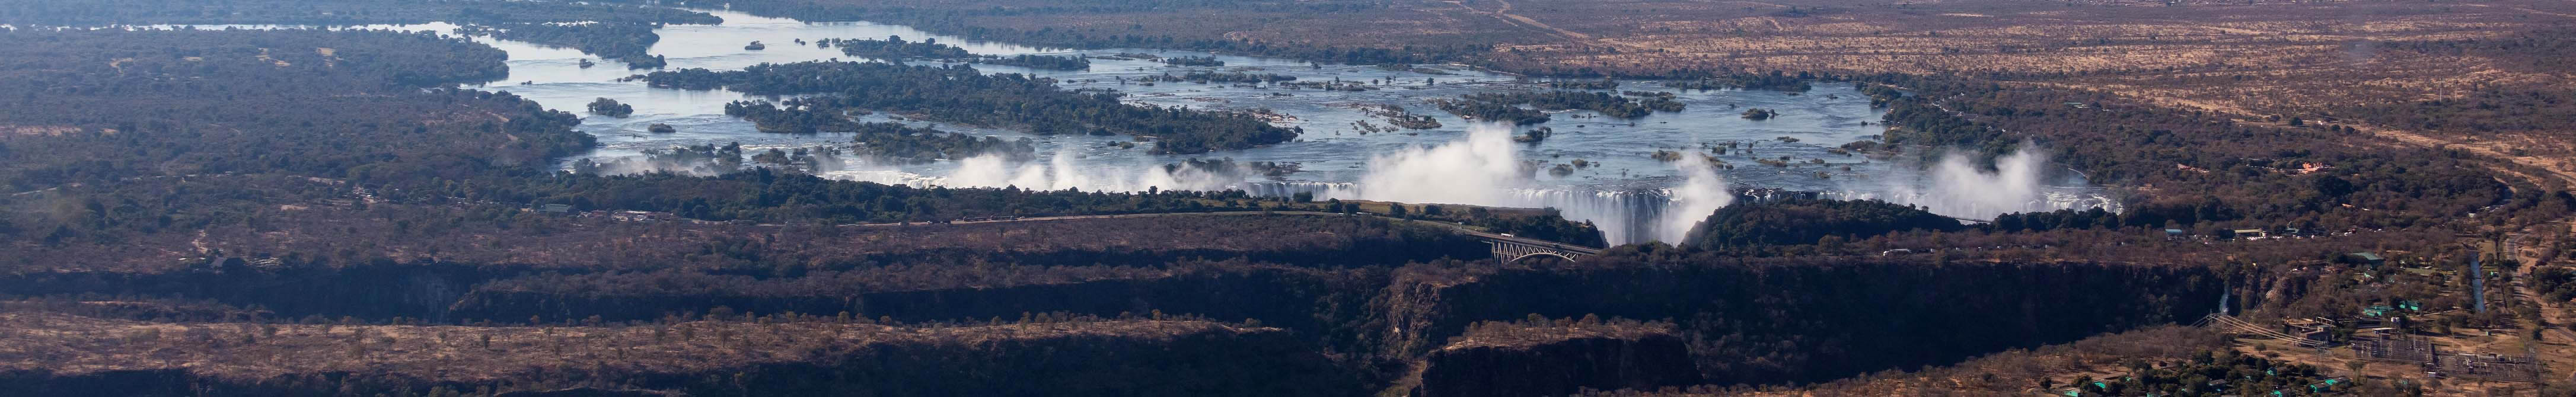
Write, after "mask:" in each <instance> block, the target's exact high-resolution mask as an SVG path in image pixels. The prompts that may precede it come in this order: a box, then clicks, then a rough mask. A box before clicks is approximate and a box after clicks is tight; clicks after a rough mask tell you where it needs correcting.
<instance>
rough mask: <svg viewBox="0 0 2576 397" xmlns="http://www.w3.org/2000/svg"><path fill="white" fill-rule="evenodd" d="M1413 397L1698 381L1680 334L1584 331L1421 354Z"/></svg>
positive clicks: (1493, 396)
mask: <svg viewBox="0 0 2576 397" xmlns="http://www.w3.org/2000/svg"><path fill="white" fill-rule="evenodd" d="M1423 361H1424V364H1423V365H1424V368H1423V371H1422V383H1421V385H1420V386H1418V387H1416V388H1415V390H1414V396H1416V397H1449V396H1478V397H1525V396H1561V395H1567V394H1573V393H1575V392H1578V391H1581V390H1582V389H1585V388H1591V389H1600V390H1611V389H1654V388H1657V387H1663V386H1680V385H1690V384H1697V383H1699V370H1698V369H1696V368H1693V367H1692V365H1691V358H1690V353H1689V351H1688V349H1687V348H1686V347H1685V346H1684V342H1683V341H1682V338H1681V337H1677V336H1673V335H1672V334H1668V333H1656V334H1649V335H1645V336H1643V337H1636V338H1620V337H1609V336H1587V337H1577V338H1568V339H1563V340H1557V341H1553V342H1543V343H1538V344H1534V345H1526V346H1495V345H1477V346H1452V347H1451V348H1446V349H1441V350H1439V351H1434V352H1432V353H1431V355H1430V356H1429V357H1426V358H1424V359H1423Z"/></svg>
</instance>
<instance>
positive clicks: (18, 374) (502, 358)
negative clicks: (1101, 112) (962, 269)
mask: <svg viewBox="0 0 2576 397" xmlns="http://www.w3.org/2000/svg"><path fill="white" fill-rule="evenodd" d="M143 356H149V357H152V358H151V359H133V357H143ZM1360 383H1361V382H1360V381H1358V380H1356V379H1354V378H1353V377H1351V373H1349V372H1348V371H1346V370H1343V369H1340V368H1337V367H1335V366H1334V365H1333V364H1332V363H1331V362H1330V361H1329V360H1327V359H1326V358H1325V357H1323V355H1322V354H1321V353H1318V349H1316V348H1315V347H1314V346H1312V345H1311V344H1308V343H1305V342H1303V341H1300V340H1298V339H1297V338H1294V337H1293V336H1291V335H1289V332H1288V331H1285V330H1280V329H1276V328H1260V327H1243V326H1232V325H1225V324H1218V323H1210V322H1201V321H1161V320H1100V319H1046V320H1039V321H1031V322H1019V323H996V324H978V325H949V326H936V325H934V326H915V325H882V324H870V323H865V322H853V321H838V320H834V319H831V318H815V317H799V316H766V317H762V318H759V319H757V321H692V322H682V323H668V324H644V325H629V326H605V327H596V326H590V327H468V326H409V325H347V326H341V325H330V324H317V325H303V324H258V323H155V322H142V321H130V320H113V319H101V318H92V317H81V316H72V315H64V314H52V313H37V312H23V311H21V312H10V313H0V384H7V385H9V387H5V388H0V396H61V395H138V396H154V395H172V396H176V395H190V396H275V395H378V394H383V395H456V393H458V392H463V393H471V394H476V395H484V394H493V393H517V394H506V395H583V396H591V395H596V396H612V395H614V396H630V395H653V394H666V393H667V394H671V395H692V396H734V395H752V396H760V395H1056V396H1137V395H1173V396H1179V395H1262V396H1347V395H1354V394H1358V393H1359V390H1358V385H1359V384H1360Z"/></svg>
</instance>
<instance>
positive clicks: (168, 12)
mask: <svg viewBox="0 0 2576 397" xmlns="http://www.w3.org/2000/svg"><path fill="white" fill-rule="evenodd" d="M584 21H594V22H602V23H610V24H625V23H685V24H713V23H718V22H722V21H723V19H722V18H717V17H716V16H714V15H708V14H707V13H703V12H696V11H689V10H682V9H676V8H666V7H639V6H619V5H597V4H583V3H572V2H553V1H504V0H461V1H405V0H83V1H50V0H0V24H17V25H21V26H24V25H56V26H94V25H109V24H191V25H222V24H290V25H333V26H336V25H371V24H413V23H429V22H453V23H458V24H499V23H543V22H584Z"/></svg>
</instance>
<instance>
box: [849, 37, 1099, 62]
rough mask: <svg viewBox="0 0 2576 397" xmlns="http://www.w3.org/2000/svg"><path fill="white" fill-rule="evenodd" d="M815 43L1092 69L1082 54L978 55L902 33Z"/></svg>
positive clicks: (893, 56) (898, 55)
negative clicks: (883, 37) (905, 35)
mask: <svg viewBox="0 0 2576 397" xmlns="http://www.w3.org/2000/svg"><path fill="white" fill-rule="evenodd" d="M814 45H817V46H822V47H840V48H841V53H842V54H847V55H849V56H854V57H864V58H875V59H881V60H888V61H907V60H928V61H945V62H973V63H982V64H990V65H1004V66H1018V67H1024V68H1031V69H1047V70H1084V69H1090V68H1091V60H1090V59H1088V58H1083V57H1079V56H1067V55H1036V54H1019V55H1011V56H1001V55H976V54H974V53H970V52H966V49H965V48H960V47H957V46H954V45H947V44H940V43H939V40H938V39H923V40H922V41H917V42H916V41H905V40H904V39H903V36H888V37H886V38H885V39H884V40H872V39H823V40H820V41H816V42H815V44H814Z"/></svg>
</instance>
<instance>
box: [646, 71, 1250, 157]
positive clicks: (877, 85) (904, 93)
mask: <svg viewBox="0 0 2576 397" xmlns="http://www.w3.org/2000/svg"><path fill="white" fill-rule="evenodd" d="M643 78H644V80H645V81H646V82H648V83H650V84H652V85H653V86H656V87H668V88H682V89H713V88H717V87H723V88H726V89H731V90H735V91H742V92H746V93H751V94H755V95H785V94H809V93H825V94H839V95H823V96H817V97H811V98H801V99H794V100H789V101H787V102H786V103H787V104H790V105H792V106H789V107H786V108H776V109H775V110H774V111H773V110H760V111H759V112H762V113H768V114H773V115H764V116H759V117H754V118H752V119H753V121H754V122H760V121H761V120H804V121H802V122H800V123H811V124H816V125H828V124H831V123H833V122H832V121H828V119H830V118H833V117H839V116H840V115H841V114H842V113H844V112H849V111H854V110H865V111H879V112H889V113H897V114H904V115H908V116H914V117H920V118H922V119H925V120H933V121H941V122H952V123H965V124H974V125H984V126H994V127H1002V128H1013V129H1020V130H1023V131H1027V132H1030V133H1035V134H1041V135H1054V134H1090V135H1132V136H1138V137H1148V138H1151V139H1153V140H1154V142H1155V146H1154V152H1155V153H1204V152H1208V151H1212V150H1233V149H1243V148H1250V147H1254V146H1260V145H1267V144H1274V143H1280V142H1287V141H1289V140H1291V139H1295V138H1296V137H1297V134H1298V133H1299V131H1298V130H1296V129H1291V128H1282V127H1278V126H1273V125H1270V124H1269V123H1267V122H1263V121H1262V120H1260V119H1258V118H1255V117H1252V116H1249V115H1243V114H1236V113H1228V112H1212V111H1205V110H1190V109H1179V108H1166V107H1158V106H1150V105H1135V104H1128V103H1123V102H1121V101H1120V100H1119V98H1120V96H1119V95H1118V94H1116V93H1083V92H1074V91H1068V90H1064V89H1061V88H1057V87H1056V86H1055V82H1054V81H1053V80H1050V79H1045V78H1038V77H1030V76H1027V75H1021V74H1015V73H1002V74H992V75H987V74H984V73H983V72H982V71H979V70H976V69H975V68H973V67H969V66H965V65H946V66H927V65H897V64H889V63H880V62H799V63H791V64H762V65H754V66H752V67H749V68H745V69H744V70H740V71H727V72H714V71H708V70H703V69H683V70H677V71H661V72H654V73H651V74H646V75H644V77H643ZM762 106H765V105H762ZM741 107H743V108H752V107H759V106H752V105H745V106H741ZM735 108H736V107H734V106H729V107H727V111H728V113H729V114H730V113H733V112H735V110H734V109H735ZM779 112H788V113H803V114H798V115H786V114H778V113H779ZM775 124H776V122H774V121H773V122H772V125H775ZM764 129H768V128H766V127H764ZM779 130H789V131H809V130H811V129H808V128H803V127H781V128H779Z"/></svg>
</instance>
